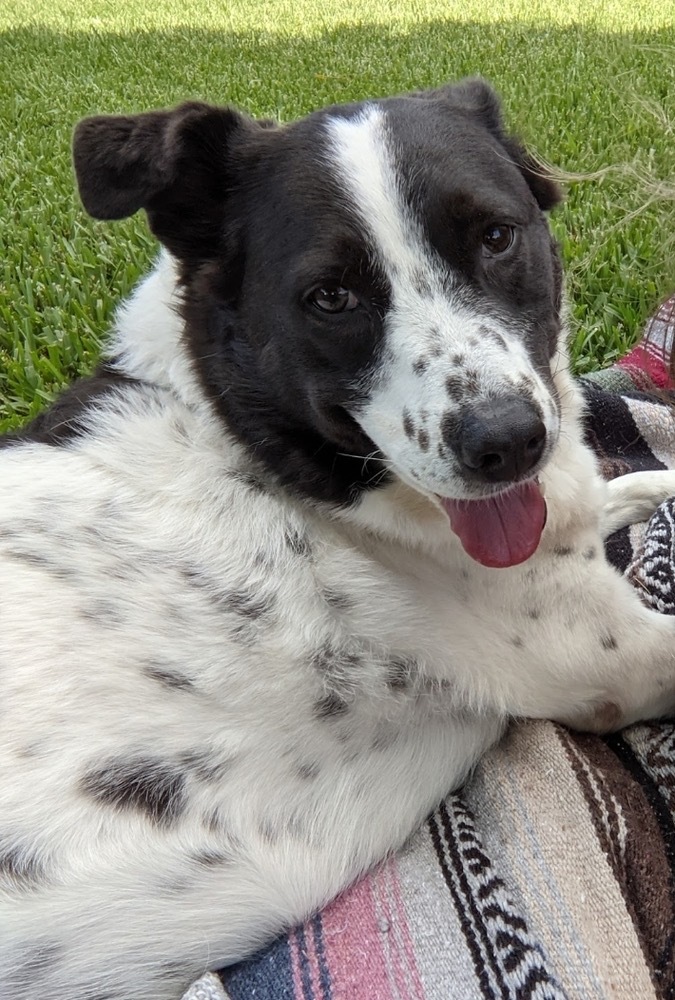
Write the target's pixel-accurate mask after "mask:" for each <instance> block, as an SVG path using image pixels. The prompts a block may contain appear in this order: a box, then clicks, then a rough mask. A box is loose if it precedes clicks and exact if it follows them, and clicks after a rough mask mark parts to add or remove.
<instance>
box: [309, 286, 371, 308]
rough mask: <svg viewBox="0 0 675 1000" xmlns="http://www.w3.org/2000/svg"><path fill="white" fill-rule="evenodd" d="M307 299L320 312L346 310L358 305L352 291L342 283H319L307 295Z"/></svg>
mask: <svg viewBox="0 0 675 1000" xmlns="http://www.w3.org/2000/svg"><path fill="white" fill-rule="evenodd" d="M307 301H308V302H310V303H311V304H312V305H313V306H316V308H317V309H320V310H321V312H327V313H341V312H348V311H349V310H350V309H356V307H357V306H358V305H359V300H358V299H357V297H356V296H355V295H354V293H353V292H350V291H349V289H348V288H343V287H342V285H321V286H320V287H319V288H314V289H313V290H312V291H311V292H310V293H309V295H308V296H307Z"/></svg>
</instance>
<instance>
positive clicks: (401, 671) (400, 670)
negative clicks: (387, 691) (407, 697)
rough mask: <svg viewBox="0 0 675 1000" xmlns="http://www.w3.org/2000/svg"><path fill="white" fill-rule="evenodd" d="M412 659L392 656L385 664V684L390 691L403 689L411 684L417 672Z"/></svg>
mask: <svg viewBox="0 0 675 1000" xmlns="http://www.w3.org/2000/svg"><path fill="white" fill-rule="evenodd" d="M417 669H418V668H417V664H416V663H415V661H414V660H411V659H409V658H408V657H405V656H392V658H391V659H390V661H389V663H388V664H387V685H388V687H390V688H391V690H392V691H405V690H406V688H409V687H410V685H411V684H412V681H413V677H414V676H415V673H416V672H417Z"/></svg>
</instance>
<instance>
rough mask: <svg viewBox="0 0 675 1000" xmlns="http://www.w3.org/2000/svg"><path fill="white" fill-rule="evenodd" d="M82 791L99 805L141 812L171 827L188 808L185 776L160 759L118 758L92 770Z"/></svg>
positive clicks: (83, 781)
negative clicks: (186, 806) (99, 803)
mask: <svg viewBox="0 0 675 1000" xmlns="http://www.w3.org/2000/svg"><path fill="white" fill-rule="evenodd" d="M81 787H82V790H83V791H84V792H85V793H86V794H87V795H89V796H91V797H92V798H93V799H95V800H96V801H97V802H101V803H104V804H106V805H109V806H112V807H114V808H116V809H120V810H125V811H130V812H137V813H141V814H142V815H144V816H146V817H147V818H148V819H150V820H152V821H153V822H154V823H157V824H159V825H162V826H169V825H170V824H171V823H173V822H175V820H177V819H178V818H179V817H180V816H181V814H182V813H183V811H184V809H185V805H186V796H185V773H184V771H183V770H181V769H179V768H178V767H176V766H175V765H174V764H171V763H170V762H168V761H166V760H162V759H161V758H159V757H153V756H151V755H149V754H148V755H147V756H136V757H127V758H124V757H114V758H112V759H111V760H109V761H108V762H107V763H106V764H103V765H100V764H96V765H94V766H92V767H91V768H90V769H89V770H88V771H87V773H86V774H85V775H84V777H83V778H82V781H81Z"/></svg>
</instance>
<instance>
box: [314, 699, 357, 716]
mask: <svg viewBox="0 0 675 1000" xmlns="http://www.w3.org/2000/svg"><path fill="white" fill-rule="evenodd" d="M348 711H349V704H348V703H347V702H346V701H345V700H344V699H343V698H340V697H339V696H338V695H337V694H328V695H326V697H325V698H321V699H320V701H317V703H316V704H315V706H314V715H315V717H316V718H317V719H336V718H339V717H340V716H342V715H345V714H346V713H347V712H348Z"/></svg>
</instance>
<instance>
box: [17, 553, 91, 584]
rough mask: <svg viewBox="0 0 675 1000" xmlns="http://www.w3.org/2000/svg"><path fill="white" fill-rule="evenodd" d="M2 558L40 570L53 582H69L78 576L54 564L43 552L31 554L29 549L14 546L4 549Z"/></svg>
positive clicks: (66, 567) (70, 570)
mask: <svg viewBox="0 0 675 1000" xmlns="http://www.w3.org/2000/svg"><path fill="white" fill-rule="evenodd" d="M2 556H3V558H4V559H12V560H13V561H14V562H17V563H23V565H24V566H31V567H32V568H33V569H39V570H41V571H42V572H43V573H46V574H47V575H48V576H50V577H51V578H52V579H53V580H63V581H68V580H73V579H75V578H76V577H77V574H76V573H75V572H74V571H73V570H72V569H71V568H70V567H68V566H64V565H62V564H60V563H57V562H54V560H53V559H50V558H49V556H45V555H43V554H42V553H41V552H31V551H29V550H28V549H22V548H18V547H17V546H16V545H12V546H11V547H9V548H3V549H2Z"/></svg>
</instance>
